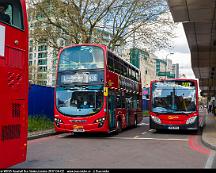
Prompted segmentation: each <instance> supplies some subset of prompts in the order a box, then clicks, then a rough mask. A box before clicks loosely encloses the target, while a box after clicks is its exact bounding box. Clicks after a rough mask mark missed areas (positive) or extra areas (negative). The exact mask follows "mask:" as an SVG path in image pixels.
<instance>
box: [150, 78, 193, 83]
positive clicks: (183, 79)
mask: <svg viewBox="0 0 216 173" xmlns="http://www.w3.org/2000/svg"><path fill="white" fill-rule="evenodd" d="M163 81H193V82H197V80H196V79H188V78H173V79H159V80H152V81H151V82H163Z"/></svg>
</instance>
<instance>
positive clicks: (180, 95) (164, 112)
mask: <svg viewBox="0 0 216 173" xmlns="http://www.w3.org/2000/svg"><path fill="white" fill-rule="evenodd" d="M150 89H151V93H150V128H151V129H156V130H159V129H169V130H195V131H198V130H199V128H200V127H201V126H203V125H204V123H205V115H204V114H199V106H198V83H197V81H196V80H193V79H167V80H166V79H164V80H160V81H152V82H151V86H150Z"/></svg>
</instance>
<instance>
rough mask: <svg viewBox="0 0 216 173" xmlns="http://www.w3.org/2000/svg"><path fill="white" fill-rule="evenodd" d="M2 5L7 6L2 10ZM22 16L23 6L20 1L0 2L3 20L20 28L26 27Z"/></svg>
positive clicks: (0, 16)
mask: <svg viewBox="0 0 216 173" xmlns="http://www.w3.org/2000/svg"><path fill="white" fill-rule="evenodd" d="M1 6H3V7H5V9H4V10H2V11H1ZM2 9H3V8H2ZM22 16H23V14H22V7H21V4H20V2H19V1H12V0H11V1H10V2H8V1H7V2H0V20H1V21H2V22H4V23H6V24H9V25H11V26H14V27H16V28H19V29H24V28H23V17H22Z"/></svg>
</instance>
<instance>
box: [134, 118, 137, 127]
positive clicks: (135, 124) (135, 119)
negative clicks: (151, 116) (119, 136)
mask: <svg viewBox="0 0 216 173" xmlns="http://www.w3.org/2000/svg"><path fill="white" fill-rule="evenodd" d="M134 128H137V116H135V118H134Z"/></svg>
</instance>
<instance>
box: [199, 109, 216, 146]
mask: <svg viewBox="0 0 216 173" xmlns="http://www.w3.org/2000/svg"><path fill="white" fill-rule="evenodd" d="M202 142H203V144H204V145H206V146H207V147H209V148H211V149H213V150H216V116H214V115H213V114H211V113H210V114H208V115H207V116H206V125H205V127H204V128H203V132H202Z"/></svg>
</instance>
